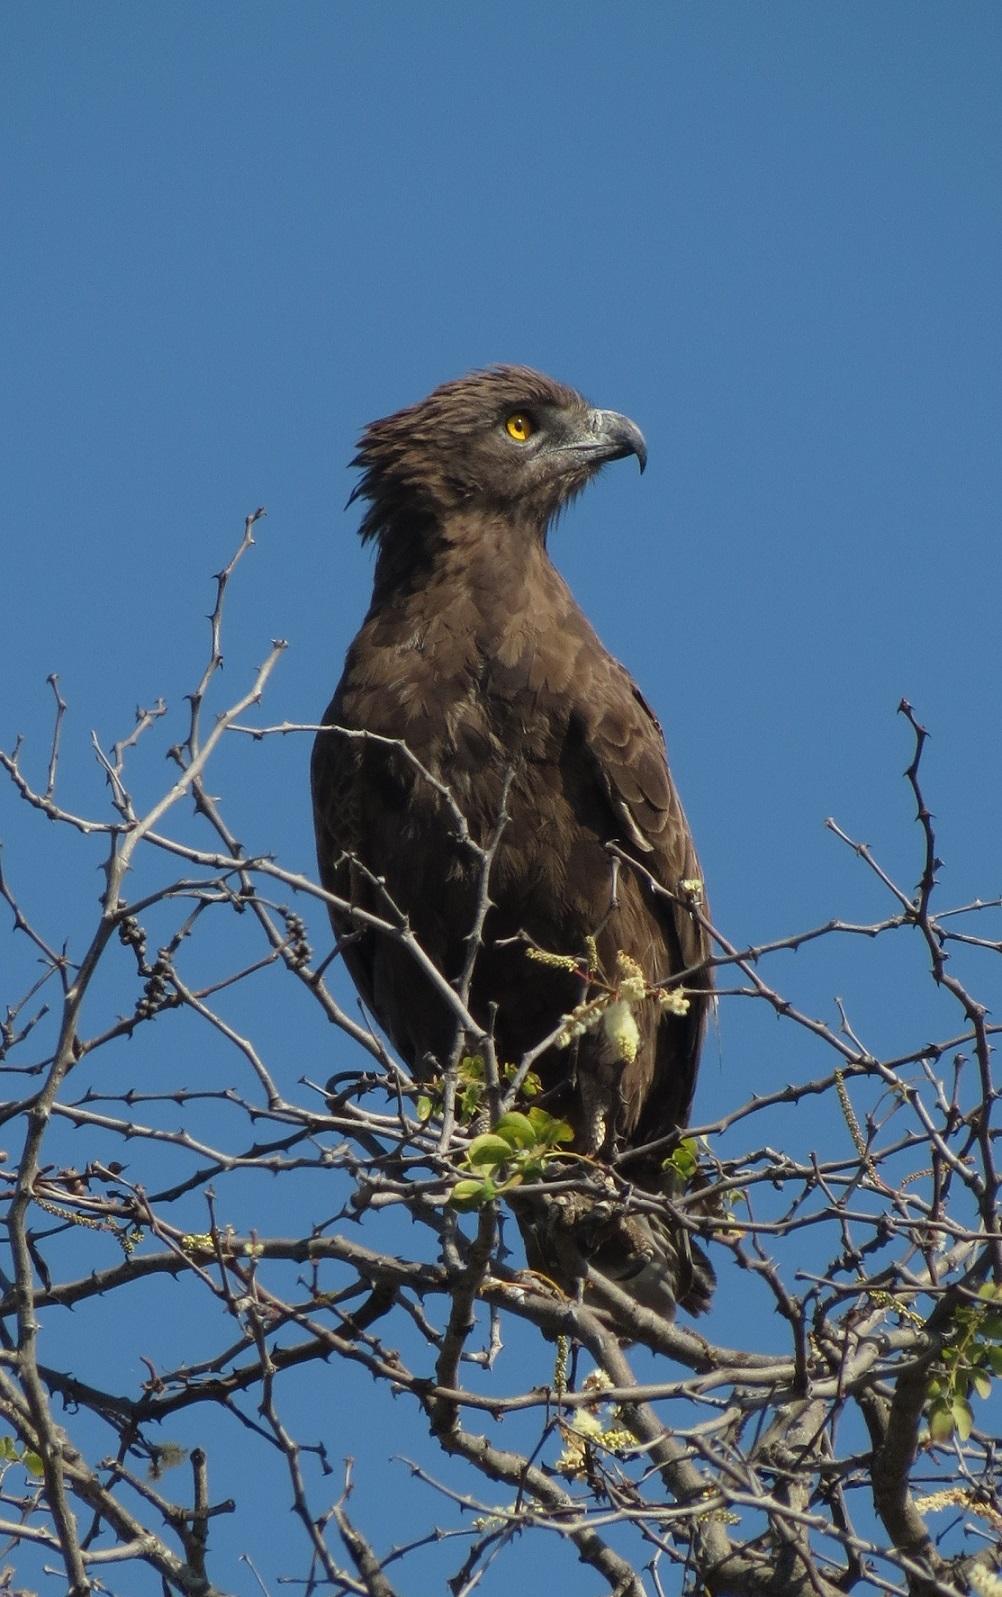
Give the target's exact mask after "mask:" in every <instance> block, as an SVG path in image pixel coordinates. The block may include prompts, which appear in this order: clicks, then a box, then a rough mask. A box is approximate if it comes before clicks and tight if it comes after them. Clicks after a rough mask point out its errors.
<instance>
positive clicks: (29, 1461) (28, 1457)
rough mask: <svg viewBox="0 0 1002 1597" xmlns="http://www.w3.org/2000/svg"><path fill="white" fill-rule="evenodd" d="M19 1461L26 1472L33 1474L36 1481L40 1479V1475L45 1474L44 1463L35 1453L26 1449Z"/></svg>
mask: <svg viewBox="0 0 1002 1597" xmlns="http://www.w3.org/2000/svg"><path fill="white" fill-rule="evenodd" d="M21 1463H22V1464H23V1465H24V1467H25V1469H26V1470H27V1471H28V1474H29V1475H33V1476H34V1478H35V1480H36V1481H38V1480H41V1478H42V1476H43V1475H44V1474H45V1465H44V1464H43V1463H42V1460H41V1459H40V1458H39V1456H38V1454H37V1453H29V1452H28V1451H27V1449H26V1450H25V1453H24V1456H23V1457H22V1459H21Z"/></svg>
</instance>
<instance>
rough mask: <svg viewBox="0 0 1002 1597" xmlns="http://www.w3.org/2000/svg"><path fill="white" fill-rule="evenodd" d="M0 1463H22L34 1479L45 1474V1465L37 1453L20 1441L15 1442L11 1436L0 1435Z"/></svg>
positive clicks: (37, 1479)
mask: <svg viewBox="0 0 1002 1597" xmlns="http://www.w3.org/2000/svg"><path fill="white" fill-rule="evenodd" d="M0 1463H3V1464H23V1465H24V1467H25V1469H26V1470H27V1472H28V1474H29V1475H30V1476H31V1477H32V1478H33V1479H34V1480H36V1481H40V1480H41V1479H42V1476H43V1475H44V1474H45V1466H44V1465H43V1463H42V1460H41V1459H40V1458H39V1456H38V1454H37V1453H33V1452H32V1451H31V1449H30V1448H28V1447H23V1446H22V1445H21V1444H20V1442H15V1440H14V1438H13V1437H12V1436H0Z"/></svg>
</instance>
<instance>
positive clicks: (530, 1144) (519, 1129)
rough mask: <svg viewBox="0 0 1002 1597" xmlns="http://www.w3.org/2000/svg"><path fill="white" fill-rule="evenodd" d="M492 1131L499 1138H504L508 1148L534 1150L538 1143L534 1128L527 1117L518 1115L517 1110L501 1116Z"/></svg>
mask: <svg viewBox="0 0 1002 1597" xmlns="http://www.w3.org/2000/svg"><path fill="white" fill-rule="evenodd" d="M494 1130H495V1132H496V1133H497V1135H498V1136H499V1137H503V1138H504V1140H505V1142H506V1143H507V1144H508V1146H509V1147H510V1148H534V1147H535V1146H536V1143H537V1142H538V1141H539V1137H538V1135H537V1132H536V1128H535V1126H534V1125H533V1123H532V1121H531V1120H530V1119H529V1116H528V1115H522V1114H519V1112H518V1110H517V1109H512V1110H511V1111H510V1112H509V1113H508V1114H506V1115H502V1116H501V1119H500V1120H499V1121H498V1123H497V1125H496V1126H495V1127H494Z"/></svg>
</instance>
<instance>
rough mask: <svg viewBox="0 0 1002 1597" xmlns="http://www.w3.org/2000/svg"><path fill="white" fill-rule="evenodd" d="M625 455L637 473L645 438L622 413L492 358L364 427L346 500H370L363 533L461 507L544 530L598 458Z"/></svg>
mask: <svg viewBox="0 0 1002 1597" xmlns="http://www.w3.org/2000/svg"><path fill="white" fill-rule="evenodd" d="M625 455H636V457H637V459H638V461H639V462H640V469H641V471H643V469H644V466H645V464H646V461H647V446H646V444H645V443H644V436H643V433H642V432H641V431H640V429H639V427H637V426H636V424H635V423H634V422H632V421H630V420H629V418H628V417H627V416H620V415H619V414H618V413H617V412H616V411H614V410H596V409H594V408H593V407H592V406H591V405H589V404H588V402H587V400H585V399H582V397H581V395H580V394H578V393H576V392H575V390H574V389H573V388H566V387H565V386H564V385H563V384H562V383H558V382H555V381H554V380H553V378H552V377H545V376H544V375H543V374H542V372H537V371H533V370H532V368H531V367H529V366H491V367H489V368H488V369H487V370H486V371H476V372H471V373H470V375H469V376H467V377H460V378H458V379H456V380H455V381H453V382H449V383H443V384H442V386H441V387H440V388H436V389H435V391H434V392H433V393H431V394H429V395H428V398H427V399H423V400H422V401H421V402H420V404H417V405H411V406H409V407H408V408H407V409H406V410H401V411H398V412H397V413H396V415H394V416H386V417H384V418H383V419H382V420H381V421H374V422H373V423H372V424H371V425H370V426H369V427H367V428H366V430H365V432H364V433H363V434H362V437H361V439H360V441H359V450H358V454H357V455H356V456H355V459H354V460H353V461H352V465H354V466H359V467H361V469H362V471H363V473H364V475H363V477H362V480H361V482H360V483H359V484H358V486H357V488H356V489H355V491H354V493H353V494H352V496H351V498H352V500H354V499H359V498H361V499H367V500H368V501H369V508H368V510H367V512H366V515H365V518H364V520H363V522H362V526H361V529H360V530H361V535H362V537H363V539H368V538H373V537H380V538H383V537H385V535H386V534H388V533H391V532H392V531H393V529H394V528H395V527H398V526H400V525H401V523H404V522H406V523H407V525H408V526H409V527H411V528H413V525H414V522H415V520H420V521H425V522H435V521H440V520H441V519H442V518H443V517H448V516H449V515H451V514H453V513H455V512H456V511H457V510H463V509H475V510H477V511H480V512H486V513H487V514H491V513H494V514H496V513H501V514H503V515H504V516H505V517H506V518H507V519H511V520H514V519H517V520H519V521H523V522H528V523H531V524H533V525H536V526H538V528H539V530H540V532H541V533H542V534H545V531H546V528H547V526H548V525H549V523H550V521H551V520H552V518H553V517H554V515H555V514H556V513H557V511H559V510H560V509H561V507H562V506H563V505H565V504H566V503H567V501H568V500H569V499H571V498H573V496H574V495H575V494H576V493H579V492H580V491H581V489H582V488H583V487H584V486H585V484H586V483H587V482H588V480H589V478H590V477H592V476H593V475H594V474H595V472H596V471H597V470H598V469H599V467H600V466H602V465H604V464H605V462H606V461H608V460H619V459H621V458H622V457H623V456H625ZM350 502H351V501H349V503H350Z"/></svg>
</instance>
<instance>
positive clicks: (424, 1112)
mask: <svg viewBox="0 0 1002 1597" xmlns="http://www.w3.org/2000/svg"><path fill="white" fill-rule="evenodd" d="M415 1107H416V1110H417V1117H418V1119H419V1120H420V1122H421V1124H422V1125H424V1123H425V1121H426V1120H430V1119H431V1112H432V1109H433V1108H434V1107H435V1106H434V1104H433V1103H432V1101H431V1099H430V1098H429V1097H427V1096H426V1094H425V1093H422V1094H421V1096H420V1098H419V1099H418V1101H417V1104H416V1106H415Z"/></svg>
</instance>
